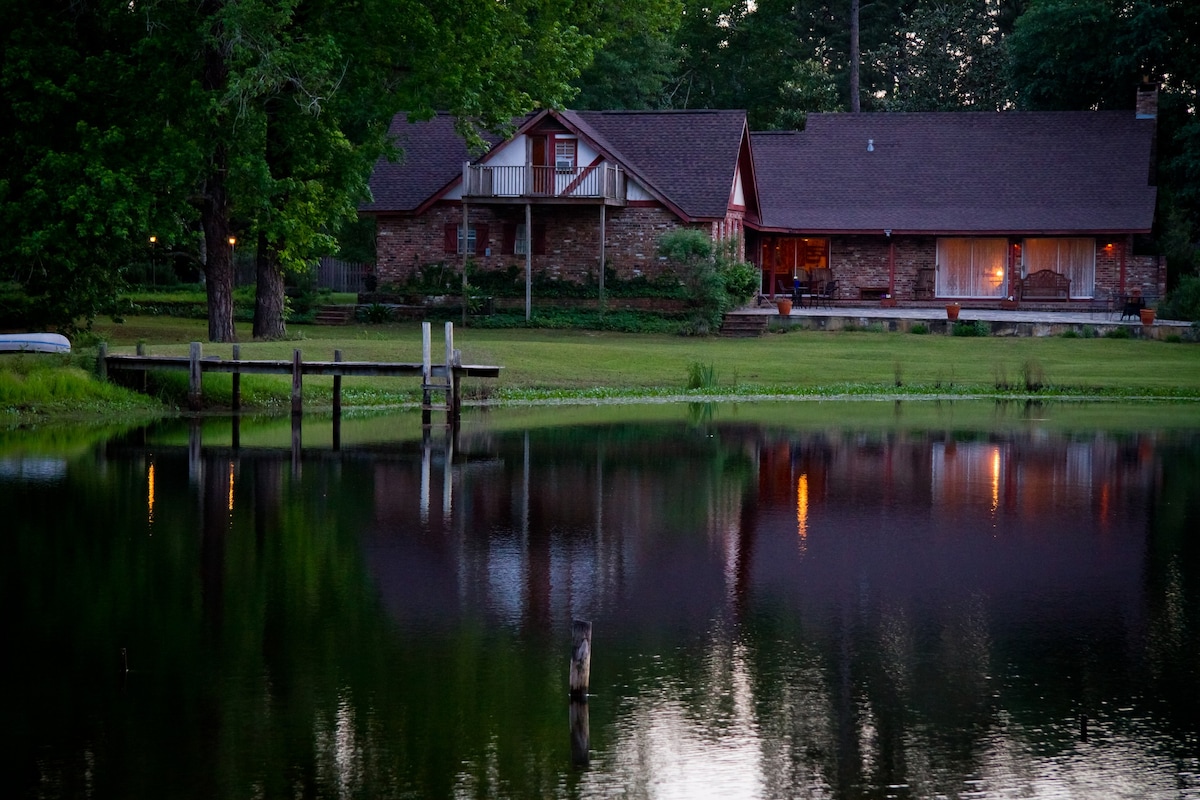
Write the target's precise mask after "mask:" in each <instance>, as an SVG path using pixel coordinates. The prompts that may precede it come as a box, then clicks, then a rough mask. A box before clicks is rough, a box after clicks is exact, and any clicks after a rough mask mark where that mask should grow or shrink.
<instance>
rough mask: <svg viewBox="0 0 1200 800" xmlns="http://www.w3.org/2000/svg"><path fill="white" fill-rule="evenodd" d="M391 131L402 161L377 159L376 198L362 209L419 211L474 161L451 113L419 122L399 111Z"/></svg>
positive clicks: (493, 140) (494, 138)
mask: <svg viewBox="0 0 1200 800" xmlns="http://www.w3.org/2000/svg"><path fill="white" fill-rule="evenodd" d="M388 133H389V134H390V135H391V136H392V137H394V138H395V140H396V147H397V149H398V150H399V151H400V154H401V155H400V160H398V161H395V162H389V161H388V160H387V159H383V158H381V159H379V161H377V162H376V164H375V169H374V171H373V172H372V173H371V181H370V183H369V186H370V188H371V196H372V198H373V199H372V201H371V202H369V203H365V204H363V205H361V206H359V210H360V211H368V212H378V211H409V212H411V211H416V210H417V209H418V208H420V207H422V206H424V205H425V204H426V203H428V202H432V200H434V199H436V197H437V196H438V195H440V194H441V193H442V192H443V191H444V190H445V189H446V188H448V186H449V185H451V184H453V183H454V182H455V181H456V180H461V179H462V165H463V163H464V162H466V161H470V160H471V154H470V152H469V151H468V150H467V143H466V142H465V141H463V138H462V137H461V136H459V135H458V133H457V132H455V130H454V117H453V116H451V115H450V114H444V113H439V114H435V115H434V117H433V118H432V119H429V120H424V121H418V122H409V121H408V117H407V115H405V114H397V115H396V116H395V118H394V119H393V120H392V124H391V126H390V127H389V128H388ZM484 139H485V140H487V141H488V142H489V143H490V144H491V145H493V146H494V145H495V144H496V143H497V142H499V141H500V137H498V136H488V135H485V136H484Z"/></svg>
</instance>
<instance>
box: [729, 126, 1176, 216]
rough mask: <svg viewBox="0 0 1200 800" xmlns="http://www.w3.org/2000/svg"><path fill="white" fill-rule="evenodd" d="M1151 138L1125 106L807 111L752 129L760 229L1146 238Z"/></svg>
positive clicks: (1151, 129) (1151, 128)
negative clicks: (799, 122)
mask: <svg viewBox="0 0 1200 800" xmlns="http://www.w3.org/2000/svg"><path fill="white" fill-rule="evenodd" d="M1154 132H1155V127H1154V120H1152V119H1151V120H1146V119H1136V118H1135V116H1134V114H1133V112H1130V111H1104V112H1087V111H1082V112H1001V113H973V112H945V113H909V114H810V115H809V116H808V123H807V127H806V129H805V130H804V131H803V132H799V133H797V132H787V133H753V134H751V140H752V143H753V151H754V164H755V175H756V178H757V181H758V195H759V201H760V203H761V207H760V218H761V223H762V225H761V227H763V228H765V229H769V230H792V231H803V232H813V233H817V232H827V233H836V232H865V231H871V232H881V231H884V230H889V229H890V230H892V231H894V232H909V233H917V232H928V233H973V234H983V233H1070V232H1080V233H1082V232H1092V231H1095V232H1110V233H1114V232H1146V231H1149V230H1150V228H1151V225H1152V224H1153V219H1154V203H1155V188H1154V187H1153V186H1152V185H1151V175H1152V171H1153V160H1152V159H1153V143H1154ZM868 143H870V148H869V146H868Z"/></svg>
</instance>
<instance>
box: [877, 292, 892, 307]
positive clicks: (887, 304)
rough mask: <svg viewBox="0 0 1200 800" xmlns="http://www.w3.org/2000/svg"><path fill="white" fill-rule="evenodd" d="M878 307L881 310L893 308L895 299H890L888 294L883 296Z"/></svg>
mask: <svg viewBox="0 0 1200 800" xmlns="http://www.w3.org/2000/svg"><path fill="white" fill-rule="evenodd" d="M879 305H880V307H881V308H895V307H896V298H894V297H892V296H891V295H890V294H885V295H884V296H883V297H881V298H880V299H879Z"/></svg>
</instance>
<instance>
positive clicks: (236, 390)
mask: <svg viewBox="0 0 1200 800" xmlns="http://www.w3.org/2000/svg"><path fill="white" fill-rule="evenodd" d="M233 360H234V361H235V362H237V361H241V360H242V346H241V345H240V344H235V345H234V346H233ZM233 410H234V411H241V410H242V373H241V372H239V371H238V370H237V369H236V368H235V369H234V370H233Z"/></svg>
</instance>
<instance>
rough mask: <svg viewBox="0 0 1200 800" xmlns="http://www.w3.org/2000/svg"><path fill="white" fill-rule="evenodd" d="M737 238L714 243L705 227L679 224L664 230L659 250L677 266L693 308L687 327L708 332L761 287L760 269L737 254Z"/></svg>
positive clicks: (660, 253) (688, 300)
mask: <svg viewBox="0 0 1200 800" xmlns="http://www.w3.org/2000/svg"><path fill="white" fill-rule="evenodd" d="M736 247H737V241H736V240H732V239H731V240H728V241H725V242H721V243H719V244H717V245H715V246H714V244H713V241H712V239H710V238H709V236H708V235H707V234H705V233H703V232H702V231H698V230H694V229H691V228H678V229H676V230H673V231H668V232H667V233H665V234H663V236H662V238H661V239H660V240H659V244H658V252H659V255H661V256H663V257H664V258H665V259H666V260H667V261H668V262H669V263H670V264H671V265H672V267H673V268H674V269H675V272H676V274H677V276H678V278H679V282H680V284H682V286H683V288H684V293H685V297H686V299H687V303H688V306H689V308H690V311H691V319H690V320H689V323H688V325H687V326H685V330H686V331H687V332H690V333H694V334H698V335H705V334H707V333H709V332H710V331H712V330H714V329H716V328H717V327H718V325H719V324H720V321H721V315H722V314H724V313H725V312H726V311H728V310H729V309H731V308H734V307H736V306H738V305H741V304H742V303H745V302H746V301H747V300H749V299H750V297H751V296H752V295H753V294H754V292H755V290H756V289H757V287H758V281H759V275H758V271H757V270H756V269H755V268H754V267H753V266H751V265H750V264H747V263H745V262H742V261H738V260H736V259H735V258H734V253H735V252H736Z"/></svg>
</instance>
